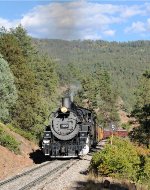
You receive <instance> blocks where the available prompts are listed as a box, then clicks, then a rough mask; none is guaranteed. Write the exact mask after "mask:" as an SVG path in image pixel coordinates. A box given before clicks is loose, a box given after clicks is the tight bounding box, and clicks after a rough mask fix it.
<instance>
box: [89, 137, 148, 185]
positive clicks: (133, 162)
mask: <svg viewBox="0 0 150 190" xmlns="http://www.w3.org/2000/svg"><path fill="white" fill-rule="evenodd" d="M149 153H150V152H149V150H147V149H144V148H140V147H137V146H135V145H133V143H131V142H130V141H129V140H128V139H121V138H118V137H115V138H114V140H113V145H110V144H107V145H106V146H105V147H104V149H103V150H101V151H100V152H97V153H95V154H94V155H93V157H92V160H91V164H90V170H91V171H92V172H94V173H95V174H98V175H102V176H111V177H115V178H122V179H128V180H132V181H134V182H140V183H143V184H147V185H150V184H149V183H148V181H149V180H150V157H149V156H150V154H149Z"/></svg>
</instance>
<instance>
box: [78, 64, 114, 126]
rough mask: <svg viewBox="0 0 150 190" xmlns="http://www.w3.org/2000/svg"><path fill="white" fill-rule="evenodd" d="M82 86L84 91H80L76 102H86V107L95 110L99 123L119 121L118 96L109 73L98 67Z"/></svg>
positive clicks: (85, 79)
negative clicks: (116, 107) (113, 88)
mask: <svg viewBox="0 0 150 190" xmlns="http://www.w3.org/2000/svg"><path fill="white" fill-rule="evenodd" d="M81 84H82V90H81V91H79V93H78V96H79V98H76V101H77V102H81V100H84V102H86V107H87V108H90V109H92V110H95V112H96V114H97V118H98V121H99V122H100V123H103V124H104V125H106V124H108V123H109V122H110V121H117V120H118V117H117V114H116V110H115V102H116V95H115V92H114V91H113V90H112V86H111V83H110V77H109V75H108V73H107V72H106V71H105V70H102V69H101V68H98V67H97V66H96V67H95V72H94V73H93V74H91V75H88V76H87V77H86V78H84V79H83V80H82V82H81ZM83 105H84V103H83ZM84 106H85V105H84Z"/></svg>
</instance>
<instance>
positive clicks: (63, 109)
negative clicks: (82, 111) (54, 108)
mask: <svg viewBox="0 0 150 190" xmlns="http://www.w3.org/2000/svg"><path fill="white" fill-rule="evenodd" d="M60 110H61V112H63V113H66V112H67V111H68V110H67V108H66V107H61V109H60Z"/></svg>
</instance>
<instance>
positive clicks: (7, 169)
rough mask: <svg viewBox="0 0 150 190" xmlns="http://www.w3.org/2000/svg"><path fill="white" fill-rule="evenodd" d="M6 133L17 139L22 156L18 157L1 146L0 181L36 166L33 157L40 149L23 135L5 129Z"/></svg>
mask: <svg viewBox="0 0 150 190" xmlns="http://www.w3.org/2000/svg"><path fill="white" fill-rule="evenodd" d="M5 131H7V133H8V134H10V135H11V136H13V137H15V139H16V140H17V141H18V142H19V143H20V151H21V154H20V155H16V154H14V153H13V152H11V151H9V150H8V149H7V148H5V147H3V146H0V180H2V179H4V178H6V177H8V176H11V175H13V174H17V173H18V172H20V171H21V170H22V169H23V168H25V167H27V166H31V165H33V164H35V161H34V159H33V157H32V156H31V155H32V154H33V153H34V152H36V151H37V150H38V149H39V147H38V146H37V145H35V144H34V143H33V142H30V141H28V140H27V139H25V138H24V137H22V136H21V135H19V134H17V133H15V132H13V131H10V129H8V128H7V129H6V128H5Z"/></svg>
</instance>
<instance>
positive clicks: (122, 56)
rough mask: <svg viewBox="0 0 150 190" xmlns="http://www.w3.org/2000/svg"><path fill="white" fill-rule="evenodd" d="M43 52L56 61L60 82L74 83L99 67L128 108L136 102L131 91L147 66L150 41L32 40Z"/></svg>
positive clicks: (149, 55)
mask: <svg viewBox="0 0 150 190" xmlns="http://www.w3.org/2000/svg"><path fill="white" fill-rule="evenodd" d="M33 43H34V45H36V47H37V48H38V50H39V51H40V52H41V53H42V54H43V52H44V53H48V55H49V56H50V57H52V58H53V59H54V60H55V62H57V65H58V68H57V72H58V73H59V76H60V78H61V81H64V83H66V82H70V83H71V84H74V83H77V84H78V79H79V80H81V78H82V77H83V78H84V76H88V75H89V73H91V72H93V71H94V68H95V67H99V66H101V68H102V69H105V70H106V71H107V72H108V73H109V74H110V77H111V81H112V83H113V88H115V89H117V91H118V94H119V95H120V96H121V98H122V99H123V101H124V102H125V108H126V109H127V110H128V111H131V109H132V106H133V105H134V104H135V97H134V91H135V88H136V86H137V81H138V78H140V77H141V75H142V74H143V73H144V71H145V70H149V69H150V53H149V52H150V41H135V42H127V43H119V42H107V41H100V40H97V41H91V40H86V41H80V40H79V41H63V40H47V39H45V40H37V39H34V40H33Z"/></svg>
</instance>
